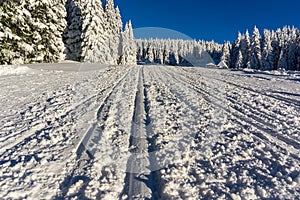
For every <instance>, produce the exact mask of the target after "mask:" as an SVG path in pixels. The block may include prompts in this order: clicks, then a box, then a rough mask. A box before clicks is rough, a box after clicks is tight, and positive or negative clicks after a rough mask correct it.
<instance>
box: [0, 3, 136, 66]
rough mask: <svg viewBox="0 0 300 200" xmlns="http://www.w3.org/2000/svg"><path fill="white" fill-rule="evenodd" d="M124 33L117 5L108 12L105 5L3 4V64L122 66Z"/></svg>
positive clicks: (0, 48) (0, 7)
mask: <svg viewBox="0 0 300 200" xmlns="http://www.w3.org/2000/svg"><path fill="white" fill-rule="evenodd" d="M121 33H122V20H121V15H120V11H119V8H118V7H117V8H115V7H114V1H113V0H106V1H105V5H104V6H103V5H102V2H101V0H30V1H28V0H18V1H4V2H2V1H1V2H0V64H22V63H32V62H57V61H59V60H63V59H70V60H75V61H83V62H99V63H107V64H117V61H118V58H119V55H118V53H119V52H118V47H119V43H120V37H121ZM130 37H131V38H133V34H132V35H131V36H130ZM125 60H130V61H132V59H131V58H130V59H127V58H126V59H125Z"/></svg>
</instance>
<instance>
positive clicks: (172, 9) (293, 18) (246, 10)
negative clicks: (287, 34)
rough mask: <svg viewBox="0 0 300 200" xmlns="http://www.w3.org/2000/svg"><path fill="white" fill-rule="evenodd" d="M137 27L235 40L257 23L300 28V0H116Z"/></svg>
mask: <svg viewBox="0 0 300 200" xmlns="http://www.w3.org/2000/svg"><path fill="white" fill-rule="evenodd" d="M115 4H116V5H118V6H119V7H120V10H121V14H122V17H123V21H128V20H129V19H131V20H132V23H133V27H134V28H141V27H162V28H168V29H172V30H176V31H179V32H182V33H184V34H186V35H188V36H189V37H191V38H193V39H205V40H212V39H214V40H215V41H217V42H223V41H225V40H229V41H233V40H234V39H235V38H236V36H237V32H238V31H241V32H245V30H246V29H249V31H250V33H252V29H253V27H254V25H257V27H258V28H260V29H263V28H267V29H276V28H281V27H283V26H284V25H290V26H295V27H297V28H300V0H249V1H247V0H246V1H244V0H146V1H145V0H115Z"/></svg>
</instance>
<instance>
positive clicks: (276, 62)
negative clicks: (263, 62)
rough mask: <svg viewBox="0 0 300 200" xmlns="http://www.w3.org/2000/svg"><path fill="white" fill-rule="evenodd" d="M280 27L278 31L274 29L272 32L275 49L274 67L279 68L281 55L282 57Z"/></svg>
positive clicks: (273, 47) (272, 43)
mask: <svg viewBox="0 0 300 200" xmlns="http://www.w3.org/2000/svg"><path fill="white" fill-rule="evenodd" d="M280 31H281V30H280V29H277V31H276V32H275V31H272V32H271V40H272V42H271V45H272V49H273V65H274V66H273V69H274V70H277V69H278V66H279V57H280V51H281V47H280V42H279V34H280Z"/></svg>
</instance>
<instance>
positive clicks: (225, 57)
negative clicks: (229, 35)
mask: <svg viewBox="0 0 300 200" xmlns="http://www.w3.org/2000/svg"><path fill="white" fill-rule="evenodd" d="M221 61H223V62H225V63H226V65H227V66H229V64H230V43H229V42H225V43H224V44H223V48H222V57H221Z"/></svg>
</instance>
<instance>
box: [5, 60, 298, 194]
mask: <svg viewBox="0 0 300 200" xmlns="http://www.w3.org/2000/svg"><path fill="white" fill-rule="evenodd" d="M299 81H300V74H297V73H289V72H274V73H266V72H254V71H230V70H220V69H209V68H178V67H167V66H127V67H124V66H103V65H96V64H80V63H61V64H44V65H38V64H37V65H27V66H23V67H16V66H9V67H8V66H1V67H0V87H1V89H0V94H1V95H0V104H1V106H0V196H1V198H4V199H24V198H27V199H72V198H74V199H76V197H77V198H78V199H145V198H153V199H203V198H206V199H210V198H213V199H297V198H300V156H299V155H300V135H299V133H300V114H299V113H300V112H299V111H300V88H299Z"/></svg>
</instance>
